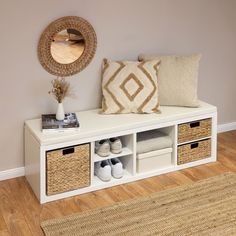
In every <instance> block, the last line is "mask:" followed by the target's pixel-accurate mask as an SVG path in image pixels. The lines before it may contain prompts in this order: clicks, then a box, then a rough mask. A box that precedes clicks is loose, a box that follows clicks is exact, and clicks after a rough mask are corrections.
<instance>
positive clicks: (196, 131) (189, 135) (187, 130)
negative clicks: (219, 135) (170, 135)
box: [178, 118, 211, 143]
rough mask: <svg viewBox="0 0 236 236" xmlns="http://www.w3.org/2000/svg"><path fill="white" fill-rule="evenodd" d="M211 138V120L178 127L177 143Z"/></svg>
mask: <svg viewBox="0 0 236 236" xmlns="http://www.w3.org/2000/svg"><path fill="white" fill-rule="evenodd" d="M210 136H211V118H209V119H205V120H198V121H193V122H189V123H184V124H180V125H178V143H183V142H187V141H192V140H196V139H200V138H206V137H210Z"/></svg>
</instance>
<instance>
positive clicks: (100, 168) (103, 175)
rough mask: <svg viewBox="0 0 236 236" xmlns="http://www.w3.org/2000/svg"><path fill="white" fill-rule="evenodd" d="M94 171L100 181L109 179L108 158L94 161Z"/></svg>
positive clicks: (109, 167)
mask: <svg viewBox="0 0 236 236" xmlns="http://www.w3.org/2000/svg"><path fill="white" fill-rule="evenodd" d="M94 173H95V175H96V176H97V177H98V178H99V179H101V180H102V181H110V180H111V166H110V164H109V162H108V160H104V161H99V162H95V164H94Z"/></svg>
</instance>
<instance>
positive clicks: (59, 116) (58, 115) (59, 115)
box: [56, 103, 65, 120]
mask: <svg viewBox="0 0 236 236" xmlns="http://www.w3.org/2000/svg"><path fill="white" fill-rule="evenodd" d="M64 118H65V113H64V107H63V103H58V106H57V113H56V119H57V120H64Z"/></svg>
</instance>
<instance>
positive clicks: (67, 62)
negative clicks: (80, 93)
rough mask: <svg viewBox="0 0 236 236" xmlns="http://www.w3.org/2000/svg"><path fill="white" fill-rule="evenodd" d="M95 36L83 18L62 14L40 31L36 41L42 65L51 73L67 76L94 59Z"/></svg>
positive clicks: (81, 68)
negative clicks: (63, 15) (40, 33)
mask: <svg viewBox="0 0 236 236" xmlns="http://www.w3.org/2000/svg"><path fill="white" fill-rule="evenodd" d="M96 46H97V39H96V34H95V31H94V29H93V27H92V26H91V25H90V24H89V23H88V22H87V21H86V20H84V19H83V18H81V17H76V16H67V17H62V18H60V19H58V20H56V21H54V22H52V23H51V24H50V25H49V26H48V27H47V28H46V29H45V30H44V31H43V33H42V35H41V37H40V40H39V44H38V57H39V61H40V63H41V65H42V66H43V67H44V68H45V69H46V70H47V71H48V72H49V73H51V74H53V75H57V76H70V75H74V74H76V73H78V72H79V71H81V70H83V69H84V68H85V67H86V66H87V65H88V64H89V63H90V61H91V60H92V59H93V56H94V54H95V51H96Z"/></svg>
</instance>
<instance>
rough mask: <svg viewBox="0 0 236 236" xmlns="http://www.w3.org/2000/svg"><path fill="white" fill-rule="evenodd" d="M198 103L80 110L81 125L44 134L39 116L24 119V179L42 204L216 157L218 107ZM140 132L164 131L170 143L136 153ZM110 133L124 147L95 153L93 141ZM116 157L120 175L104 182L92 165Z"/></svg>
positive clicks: (178, 168) (211, 160)
mask: <svg viewBox="0 0 236 236" xmlns="http://www.w3.org/2000/svg"><path fill="white" fill-rule="evenodd" d="M200 104H201V105H200V107H198V108H187V107H168V106H162V107H161V114H122V115H101V114H99V110H91V111H83V112H78V113H76V114H77V117H78V119H79V122H80V130H79V131H74V132H63V133H61V132H60V133H57V132H54V133H52V134H43V133H42V132H41V119H34V120H28V121H26V122H25V133H24V136H25V171H26V178H27V180H28V182H29V184H30V185H31V187H32V189H33V191H34V193H35V195H36V196H37V198H38V199H39V201H40V203H45V202H49V201H54V200H57V199H62V198H65V197H70V196H75V195H78V194H82V193H86V192H91V191H95V190H98V189H103V188H107V187H111V186H114V185H119V184H123V183H127V182H131V181H135V180H139V179H143V178H147V177H151V176H155V175H160V174H163V173H167V172H171V171H176V170H180V169H184V168H188V167H192V166H196V165H201V164H205V163H209V162H213V161H216V134H217V109H216V107H214V106H212V105H209V104H207V103H204V102H201V103H200ZM144 131H148V132H151V133H152V132H156V131H157V132H159V131H160V132H162V133H164V134H166V135H168V137H169V138H170V141H171V146H170V145H167V146H162V148H161V149H159V150H158V149H156V148H155V149H154V150H151V151H150V150H149V151H148V152H146V153H145V152H143V153H139V147H138V145H137V141H138V139H139V135H140V134H141V133H142V132H144ZM111 137H120V138H121V140H122V143H123V149H122V152H121V153H119V154H111V155H109V156H108V157H106V158H102V157H100V156H98V155H96V153H95V148H94V147H95V142H96V141H98V140H101V139H107V138H111ZM147 146H148V145H147ZM57 150H59V151H57ZM114 157H118V158H119V159H120V161H121V162H122V164H123V167H124V176H123V177H122V178H121V179H112V180H111V181H109V182H103V181H101V180H100V179H99V178H97V176H95V175H94V164H95V163H96V162H98V161H101V160H105V159H110V158H114ZM70 158H71V160H70ZM72 162H74V163H77V164H76V165H74V164H73V163H72ZM61 163H62V164H61ZM56 165H58V167H57V166H56ZM61 165H62V166H61ZM63 165H66V166H63ZM64 167H65V168H64ZM70 172H71V175H70ZM54 173H55V174H54ZM64 176H67V177H66V178H67V181H65V179H64ZM73 176H74V177H73ZM58 181H59V182H58ZM57 183H59V184H58V186H57Z"/></svg>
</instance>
